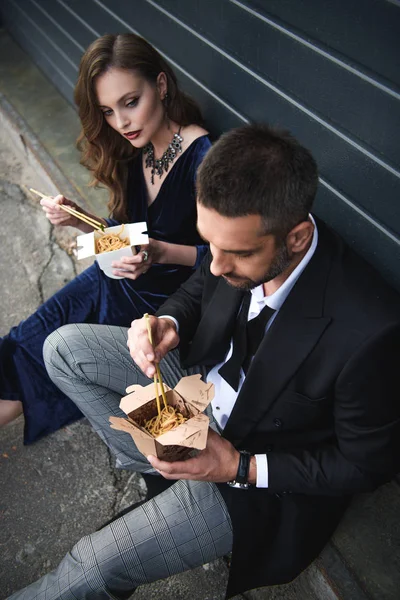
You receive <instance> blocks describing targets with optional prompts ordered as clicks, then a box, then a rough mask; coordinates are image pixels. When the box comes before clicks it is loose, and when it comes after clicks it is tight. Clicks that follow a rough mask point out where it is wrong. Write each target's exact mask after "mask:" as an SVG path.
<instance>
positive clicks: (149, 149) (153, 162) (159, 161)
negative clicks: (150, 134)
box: [143, 127, 183, 184]
mask: <svg viewBox="0 0 400 600" xmlns="http://www.w3.org/2000/svg"><path fill="white" fill-rule="evenodd" d="M180 132H181V128H180V127H179V131H178V133H174V137H173V138H172V140H171V142H170V144H169V145H168V148H167V149H166V151H165V152H164V154H163V155H162V157H161V158H154V146H153V144H152V143H151V142H149V143H148V144H147V145H146V146H145V147H144V148H143V152H144V154H145V155H147V156H146V160H145V166H146V167H150V168H151V183H152V184H154V175H155V174H156V175H158V176H159V177H160V178H161V177H162V174H163V173H164V171H165V172H167V171H168V169H169V164H170V163H172V162H173V161H174V160H175V158H176V155H177V153H178V152H182V142H183V137H181V135H180Z"/></svg>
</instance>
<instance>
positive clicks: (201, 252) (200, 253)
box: [193, 244, 209, 270]
mask: <svg viewBox="0 0 400 600" xmlns="http://www.w3.org/2000/svg"><path fill="white" fill-rule="evenodd" d="M196 251H197V256H196V262H195V263H194V265H193V270H196V269H197V268H198V267H199V266H200V265H201V263H202V262H203V259H204V257H205V256H206V254H207V252H208V251H209V247H208V245H207V244H203V245H201V246H196Z"/></svg>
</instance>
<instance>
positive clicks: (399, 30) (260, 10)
mask: <svg viewBox="0 0 400 600" xmlns="http://www.w3.org/2000/svg"><path fill="white" fill-rule="evenodd" d="M0 9H1V17H2V19H3V22H4V24H5V26H6V28H7V29H8V30H9V31H10V33H11V34H12V35H13V37H14V38H15V39H16V40H17V41H18V42H19V44H20V45H21V46H22V47H23V48H24V49H25V50H26V51H27V52H28V53H29V54H30V55H31V56H32V58H33V59H34V60H35V61H36V63H37V64H38V65H39V66H40V67H41V69H42V70H43V71H44V72H45V73H46V74H47V75H48V77H49V78H50V79H51V80H52V81H53V82H54V84H55V85H56V86H57V87H58V88H59V90H60V91H61V92H62V93H63V94H64V95H65V96H66V97H67V98H68V99H69V100H71V101H72V91H73V86H74V82H75V79H76V76H77V69H78V63H79V59H80V56H81V54H82V52H83V51H84V49H85V48H86V47H87V46H88V44H89V43H90V42H91V41H92V40H93V39H94V38H96V37H98V36H100V35H102V34H104V33H116V32H121V31H129V30H130V31H134V32H135V33H138V34H140V35H142V36H144V37H145V38H147V39H148V40H149V41H150V42H151V43H152V44H153V45H154V46H155V47H156V48H157V49H158V50H159V51H160V52H162V53H163V54H164V55H165V56H166V58H167V59H169V61H170V62H171V64H172V66H173V67H174V69H175V70H176V72H177V74H178V76H179V79H180V81H181V83H182V85H183V86H184V88H185V89H186V90H187V91H189V92H190V93H191V94H192V95H193V96H194V97H195V98H196V99H197V100H198V101H199V102H200V104H201V105H202V108H203V110H204V112H205V115H206V119H207V122H208V126H209V127H210V129H211V130H212V132H213V133H215V134H218V133H221V132H222V131H224V130H226V129H228V128H230V127H233V126H236V125H238V124H241V123H243V122H246V121H267V122H270V123H273V124H278V125H280V126H284V127H286V128H288V129H290V130H291V131H292V132H293V133H294V134H295V135H296V136H297V137H298V138H299V139H300V140H301V142H302V143H304V144H305V145H306V146H307V147H309V148H310V149H311V150H312V152H313V153H314V155H315V157H316V159H317V161H318V163H319V166H320V180H321V183H320V189H319V193H318V198H317V203H316V212H317V214H319V215H320V216H321V217H322V218H324V219H325V220H326V221H327V222H328V223H330V224H331V225H332V226H333V227H334V228H335V229H336V230H337V231H339V232H340V233H341V234H342V236H343V237H344V238H345V239H346V240H347V241H348V242H350V244H352V245H353V246H354V247H355V248H356V249H357V250H358V251H359V252H360V253H361V254H363V255H364V256H365V257H366V258H367V259H368V260H369V261H370V262H371V263H373V264H374V265H375V266H376V267H378V268H379V269H380V270H381V272H382V273H383V274H384V276H385V277H386V278H387V279H388V280H389V281H391V282H392V284H393V285H395V286H396V287H398V288H399V289H400V144H399V142H398V137H399V132H400V81H399V80H400V2H399V1H398V0H242V1H239V0H154V1H153V0H103V1H100V0H0Z"/></svg>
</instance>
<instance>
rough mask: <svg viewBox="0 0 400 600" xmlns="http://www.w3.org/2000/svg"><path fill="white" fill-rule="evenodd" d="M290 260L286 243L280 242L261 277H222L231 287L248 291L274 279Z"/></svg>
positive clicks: (287, 265) (286, 266) (284, 269)
mask: <svg viewBox="0 0 400 600" xmlns="http://www.w3.org/2000/svg"><path fill="white" fill-rule="evenodd" d="M291 262H292V257H291V256H290V254H289V251H288V249H287V248H286V245H285V244H282V246H281V247H280V248H279V249H278V252H277V255H276V256H275V258H274V260H273V262H272V264H271V265H270V266H269V269H268V271H267V272H266V273H265V274H264V275H263V276H262V277H260V279H258V280H253V279H247V278H245V277H237V276H235V275H233V274H232V275H230V274H228V275H223V277H224V279H225V281H226V283H227V284H228V285H230V286H231V287H233V288H235V289H237V290H243V291H249V290H253V289H254V288H256V287H258V286H259V285H261V284H263V283H267V282H268V281H271V280H272V279H275V277H278V275H281V273H283V271H286V269H287V268H288V267H289V266H290V265H291ZM226 277H229V278H230V279H231V280H233V281H234V280H235V279H236V281H237V283H233V281H228V279H226Z"/></svg>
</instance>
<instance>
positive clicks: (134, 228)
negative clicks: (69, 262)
mask: <svg viewBox="0 0 400 600" xmlns="http://www.w3.org/2000/svg"><path fill="white" fill-rule="evenodd" d="M121 228H122V225H115V226H114V227H106V228H105V229H104V233H117V234H118V235H119V237H120V238H121V240H126V239H129V246H125V247H124V248H120V249H119V250H112V251H111V252H102V253H101V254H96V246H95V240H96V239H98V238H99V237H101V232H99V231H92V232H91V233H85V234H84V235H78V237H77V238H76V242H77V247H78V253H77V256H78V259H79V260H80V259H81V258H88V257H89V256H94V257H95V258H96V260H97V262H98V264H99V267H100V269H101V270H102V271H104V273H105V274H106V275H107V276H108V277H111V279H123V277H117V276H116V275H113V269H112V266H111V263H112V262H113V261H114V260H121V258H122V257H123V256H132V254H136V248H135V246H141V245H144V244H148V243H149V237H148V235H147V233H145V232H146V231H147V224H146V222H145V221H142V222H140V223H127V224H125V225H124V228H123V231H122V233H119V232H120V231H121Z"/></svg>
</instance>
